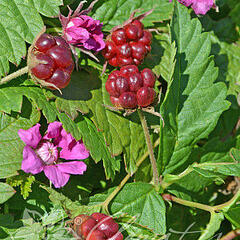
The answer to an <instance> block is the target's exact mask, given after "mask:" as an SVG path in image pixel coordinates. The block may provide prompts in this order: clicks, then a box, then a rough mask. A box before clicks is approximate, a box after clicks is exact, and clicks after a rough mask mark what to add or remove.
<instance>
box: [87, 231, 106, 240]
mask: <svg viewBox="0 0 240 240" xmlns="http://www.w3.org/2000/svg"><path fill="white" fill-rule="evenodd" d="M105 239H107V237H106V236H105V234H104V233H103V232H102V231H99V230H94V231H92V232H90V234H89V235H88V236H87V238H86V240H105Z"/></svg>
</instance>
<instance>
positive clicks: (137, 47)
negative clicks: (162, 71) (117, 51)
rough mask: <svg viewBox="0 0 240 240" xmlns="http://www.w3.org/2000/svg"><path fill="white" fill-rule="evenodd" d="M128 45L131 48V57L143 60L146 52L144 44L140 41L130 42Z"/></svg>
mask: <svg viewBox="0 0 240 240" xmlns="http://www.w3.org/2000/svg"><path fill="white" fill-rule="evenodd" d="M130 46H131V48H132V57H133V58H136V59H138V60H139V61H141V60H143V58H144V57H145V55H146V53H147V50H146V48H145V45H144V44H143V43H140V42H131V43H130Z"/></svg>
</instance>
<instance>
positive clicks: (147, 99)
mask: <svg viewBox="0 0 240 240" xmlns="http://www.w3.org/2000/svg"><path fill="white" fill-rule="evenodd" d="M154 98H155V91H154V90H153V89H152V88H150V87H142V88H140V89H139V90H138V91H137V104H138V106H140V107H147V106H149V105H150V104H151V103H153V101H154Z"/></svg>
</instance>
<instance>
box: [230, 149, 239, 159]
mask: <svg viewBox="0 0 240 240" xmlns="http://www.w3.org/2000/svg"><path fill="white" fill-rule="evenodd" d="M231 154H232V156H233V159H234V160H235V161H237V162H240V150H239V149H236V148H233V149H232V151H231Z"/></svg>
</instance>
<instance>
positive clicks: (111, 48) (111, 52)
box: [102, 41, 116, 59]
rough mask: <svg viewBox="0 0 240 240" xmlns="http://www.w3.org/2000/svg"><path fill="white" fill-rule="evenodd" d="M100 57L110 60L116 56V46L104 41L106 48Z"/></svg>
mask: <svg viewBox="0 0 240 240" xmlns="http://www.w3.org/2000/svg"><path fill="white" fill-rule="evenodd" d="M102 55H103V57H104V58H106V59H111V58H113V57H114V56H115V55H116V45H115V43H114V42H112V41H106V46H105V48H104V49H103V50H102Z"/></svg>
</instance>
